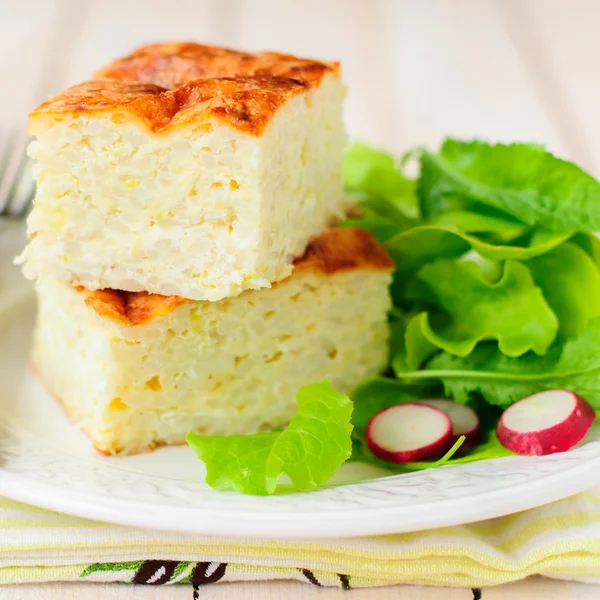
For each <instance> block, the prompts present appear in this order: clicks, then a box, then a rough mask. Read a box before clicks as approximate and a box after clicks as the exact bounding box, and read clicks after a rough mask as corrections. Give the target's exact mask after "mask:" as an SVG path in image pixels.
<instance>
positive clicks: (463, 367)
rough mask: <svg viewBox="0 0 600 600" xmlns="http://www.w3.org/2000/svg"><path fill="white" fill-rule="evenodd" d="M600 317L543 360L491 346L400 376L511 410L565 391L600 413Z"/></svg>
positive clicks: (433, 361)
mask: <svg viewBox="0 0 600 600" xmlns="http://www.w3.org/2000/svg"><path fill="white" fill-rule="evenodd" d="M599 346H600V318H595V319H593V320H591V321H590V322H589V323H588V325H587V327H585V328H584V330H583V331H582V332H581V333H580V334H579V335H577V336H575V337H573V338H570V339H568V340H567V341H561V340H557V341H556V342H555V343H554V344H553V345H552V347H551V348H550V350H549V351H548V353H547V354H546V355H545V356H543V357H539V356H536V355H535V354H533V353H532V352H528V353H527V354H525V355H523V356H521V357H520V358H510V357H507V356H505V355H504V354H502V352H500V351H499V349H498V347H497V346H496V345H495V344H492V343H486V344H481V345H479V346H477V348H475V350H474V351H473V352H472V353H471V354H470V355H469V356H466V357H458V356H453V355H451V354H448V353H442V354H439V355H437V356H435V357H433V358H432V359H431V361H429V363H428V364H427V366H426V368H425V369H424V370H422V371H408V370H406V371H403V372H397V376H398V377H399V378H401V379H406V380H408V381H410V382H411V383H413V381H414V382H416V381H417V380H426V381H429V380H433V381H438V380H441V381H442V384H443V385H444V389H445V390H446V393H447V394H448V395H449V396H451V397H452V398H454V400H456V401H457V402H462V403H466V402H468V401H469V400H470V399H471V398H472V397H473V395H475V394H480V395H481V396H482V397H483V398H484V400H485V401H486V402H488V403H490V404H495V405H498V406H503V407H505V406H508V405H510V404H512V403H513V402H516V401H517V400H520V399H521V398H525V397H526V396H529V395H531V394H534V393H536V392H541V391H543V390H551V389H567V390H572V391H574V392H576V393H577V394H580V395H581V396H582V397H583V398H585V399H586V400H587V401H588V402H589V403H590V404H591V405H592V406H593V407H594V408H595V409H600V352H598V347H599Z"/></svg>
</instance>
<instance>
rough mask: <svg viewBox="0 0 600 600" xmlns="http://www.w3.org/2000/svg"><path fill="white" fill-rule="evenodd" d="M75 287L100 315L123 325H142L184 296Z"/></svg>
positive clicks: (162, 313) (168, 311)
mask: <svg viewBox="0 0 600 600" xmlns="http://www.w3.org/2000/svg"><path fill="white" fill-rule="evenodd" d="M75 289H76V290H77V291H78V292H80V293H82V294H83V295H84V296H85V303H86V304H87V305H88V306H90V307H91V308H93V309H94V310H95V311H96V312H97V313H98V314H99V315H100V316H101V317H106V318H109V319H112V320H113V321H118V322H119V323H123V324H124V325H143V324H144V323H148V322H150V321H152V320H153V319H155V318H157V317H160V316H162V315H165V314H168V313H170V312H171V311H172V310H174V309H175V308H177V307H178V306H179V305H180V304H182V303H183V302H185V298H181V297H180V296H160V295H158V294H148V293H147V292H122V291H120V290H110V289H105V290H96V291H90V290H87V289H85V288H84V287H82V286H77V287H76V288H75Z"/></svg>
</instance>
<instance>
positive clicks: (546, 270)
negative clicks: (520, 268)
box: [527, 243, 600, 337]
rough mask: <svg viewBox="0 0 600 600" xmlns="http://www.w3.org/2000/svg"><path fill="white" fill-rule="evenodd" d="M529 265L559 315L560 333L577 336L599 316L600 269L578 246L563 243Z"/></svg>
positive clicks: (551, 306) (548, 300)
mask: <svg viewBox="0 0 600 600" xmlns="http://www.w3.org/2000/svg"><path fill="white" fill-rule="evenodd" d="M527 266H528V267H529V269H530V271H531V273H532V275H533V278H534V280H535V282H536V284H537V285H539V286H540V288H541V289H542V291H543V293H544V297H545V298H546V301H547V302H548V304H549V305H550V308H551V309H552V310H553V311H554V313H555V314H556V316H557V317H558V321H559V323H560V333H561V335H563V336H565V337H572V336H575V335H577V334H578V333H580V332H581V331H582V330H583V328H584V327H585V326H586V325H587V323H588V322H589V321H590V320H591V319H593V318H595V317H598V316H600V271H599V270H598V266H597V265H596V263H595V262H594V260H593V259H592V258H591V257H590V256H589V254H587V253H586V252H585V251H584V250H583V249H581V248H580V247H579V246H577V245H575V244H572V243H565V244H561V245H560V246H558V247H557V248H554V249H552V250H550V251H549V252H547V253H546V254H542V255H541V256H537V257H535V258H533V259H531V260H530V261H528V262H527Z"/></svg>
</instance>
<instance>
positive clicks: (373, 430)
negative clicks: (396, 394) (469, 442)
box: [365, 402, 452, 463]
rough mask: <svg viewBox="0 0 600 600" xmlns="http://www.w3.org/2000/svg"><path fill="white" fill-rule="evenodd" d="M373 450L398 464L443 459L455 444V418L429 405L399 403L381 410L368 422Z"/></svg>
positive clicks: (367, 438) (368, 433)
mask: <svg viewBox="0 0 600 600" xmlns="http://www.w3.org/2000/svg"><path fill="white" fill-rule="evenodd" d="M365 438H366V440H367V444H368V445H369V448H370V449H371V452H372V453H373V454H374V455H375V456H377V457H378V458H381V459H382V460H387V461H389V462H394V463H408V462H416V461H421V460H431V459H435V458H440V457H441V456H443V455H444V453H445V452H447V451H448V450H449V449H450V447H451V445H452V421H450V417H448V415H446V414H444V413H443V412H442V411H441V410H438V409H437V408H433V407H432V406H426V405H425V404H417V403H413V402H411V403H407V404H397V405H396V406H390V407H389V408H384V409H383V410H380V411H379V412H378V413H377V414H376V415H374V416H373V417H372V418H371V420H370V421H369V422H368V424H367V428H366V430H365Z"/></svg>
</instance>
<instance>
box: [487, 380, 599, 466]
mask: <svg viewBox="0 0 600 600" xmlns="http://www.w3.org/2000/svg"><path fill="white" fill-rule="evenodd" d="M595 418H596V415H595V413H594V409H593V408H592V407H591V406H590V405H589V404H588V403H587V402H586V401H585V400H584V399H583V398H581V396H578V395H577V394H574V393H573V392H569V391H568V390H548V391H546V392H540V393H538V394H533V395H532V396H528V397H527V398H523V400H519V401H518V402H515V404H513V405H512V406H510V407H509V408H507V409H506V410H505V411H504V413H503V414H502V417H501V418H500V423H498V429H497V430H496V435H497V436H498V440H499V442H500V443H501V444H502V445H503V446H504V447H505V448H508V450H512V451H513V452H516V453H517V454H535V455H537V456H543V455H545V454H554V453H555V452H564V451H565V450H568V449H569V448H572V447H573V446H575V444H577V443H578V442H580V441H581V440H582V439H583V438H584V436H585V434H586V433H587V432H588V431H589V430H590V428H591V426H592V423H593V422H594V419H595Z"/></svg>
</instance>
